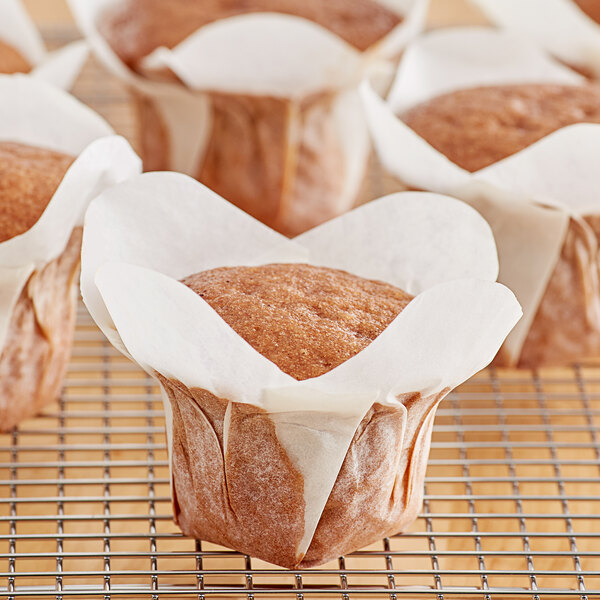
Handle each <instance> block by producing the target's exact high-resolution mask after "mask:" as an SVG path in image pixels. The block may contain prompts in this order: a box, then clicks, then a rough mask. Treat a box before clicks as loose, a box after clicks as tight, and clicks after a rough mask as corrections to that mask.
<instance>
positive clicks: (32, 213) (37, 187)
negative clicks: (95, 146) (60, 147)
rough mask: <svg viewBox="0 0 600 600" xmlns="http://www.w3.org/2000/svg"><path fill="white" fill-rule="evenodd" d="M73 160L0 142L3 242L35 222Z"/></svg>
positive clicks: (1, 234) (48, 151)
mask: <svg viewBox="0 0 600 600" xmlns="http://www.w3.org/2000/svg"><path fill="white" fill-rule="evenodd" d="M73 160H74V159H73V158H72V157H71V156H67V155H66V154H61V153H60V152H54V151H52V150H46V149H44V148H36V147H33V146H27V145H25V144H17V143H14V142H0V242H5V241H6V240H9V239H10V238H13V237H15V236H17V235H20V234H21V233H25V232H26V231H27V230H28V229H30V228H31V227H32V226H33V225H35V223H36V222H37V220H38V219H39V218H40V217H41V215H42V213H43V212H44V210H45V208H46V206H47V205H48V202H50V200H51V198H52V196H53V195H54V192H55V191H56V188H58V185H59V184H60V182H61V181H62V179H63V177H64V175H65V173H66V171H67V169H68V168H69V167H70V166H71V163H72V162H73Z"/></svg>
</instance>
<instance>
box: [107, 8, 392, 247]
mask: <svg viewBox="0 0 600 600" xmlns="http://www.w3.org/2000/svg"><path fill="white" fill-rule="evenodd" d="M258 12H262V13H265V12H275V13H281V14H286V15H293V16H297V17H301V18H303V19H307V20H309V21H312V22H314V23H317V24H318V25H321V26H323V27H324V28H326V29H328V30H329V31H331V32H332V33H333V34H335V35H336V36H339V37H340V38H341V39H342V40H344V41H346V42H347V43H348V44H350V45H351V46H353V47H354V48H355V49H356V50H359V51H361V52H362V51H365V50H367V49H369V48H371V47H373V46H374V45H376V44H377V42H378V41H379V40H381V39H382V38H383V37H384V36H385V35H387V34H388V33H390V31H392V30H393V29H394V28H395V27H396V26H397V25H398V24H399V23H400V22H401V21H402V18H401V17H400V16H399V15H398V13H396V12H394V11H392V10H390V9H389V8H386V7H385V6H384V4H383V3H381V2H379V1H376V0H332V1H330V2H329V1H328V2H323V1H322V0H209V1H205V2H195V1H191V0H175V1H173V2H161V1H159V0H145V1H142V0H128V1H127V2H122V3H118V4H115V5H114V6H109V7H108V8H107V9H106V10H105V11H104V12H103V13H102V14H101V17H100V18H99V21H98V25H97V26H98V30H99V32H100V33H101V35H102V36H103V37H104V38H105V39H106V41H107V42H108V44H109V45H110V47H111V48H112V49H113V51H114V52H115V54H116V55H117V56H118V57H119V58H120V59H121V60H122V61H123V63H124V64H125V65H126V66H128V67H129V68H130V69H132V70H133V71H135V72H137V73H138V74H140V75H142V76H144V77H145V78H149V79H153V80H160V81H163V82H164V81H169V82H170V83H175V84H178V83H181V82H179V80H178V78H177V77H176V76H175V75H174V74H173V73H172V72H170V71H168V70H166V69H152V68H149V67H148V65H145V64H144V59H145V58H146V57H147V56H148V55H150V54H151V53H152V52H153V51H154V50H156V49H157V48H159V47H167V48H173V47H175V46H177V45H178V44H179V43H180V42H182V41H183V40H184V39H186V38H187V37H188V36H190V35H191V34H193V33H194V32H196V31H197V30H198V29H200V28H202V27H203V26H205V25H208V24H210V23H213V22H215V21H218V20H223V19H227V18H230V17H234V16H237V15H243V14H249V13H258ZM232 44H235V40H232ZM135 95H136V101H137V105H138V116H139V120H138V122H139V130H140V139H141V146H142V156H143V159H144V168H145V170H147V171H154V170H178V168H179V167H178V165H177V164H175V161H174V159H173V155H174V153H175V152H176V151H177V148H178V145H180V144H182V143H183V142H181V141H175V140H174V139H173V133H172V130H171V129H170V121H173V119H174V117H172V116H171V117H170V118H168V117H167V118H166V117H165V110H168V109H165V104H167V103H168V102H169V100H168V99H154V100H153V99H152V98H150V97H148V96H146V95H145V93H144V92H142V93H141V94H139V93H137V92H136V93H135ZM347 95H348V90H341V91H340V90H337V89H336V90H333V91H332V90H323V91H319V92H315V93H312V94H310V95H309V96H307V97H294V98H289V97H273V96H268V95H257V94H244V93H240V94H236V93H228V92H227V93H225V92H219V91H210V92H209V93H207V94H206V96H203V99H204V100H206V99H208V106H209V108H208V111H209V113H210V115H209V117H208V118H207V121H206V123H205V125H203V126H202V127H201V128H199V130H198V131H197V132H195V133H190V132H188V131H186V135H196V136H197V139H198V140H202V142H201V144H200V145H201V147H202V151H201V152H200V153H199V158H198V164H197V165H196V166H194V165H192V167H191V168H188V167H186V172H188V173H190V174H192V175H193V176H194V177H196V178H197V179H198V180H199V181H201V182H202V183H204V184H205V185H207V186H208V187H210V188H211V189H212V190H214V191H215V192H217V193H218V194H220V195H222V196H223V197H224V198H226V199H227V200H229V201H230V202H232V203H234V204H235V205H237V206H239V207H240V208H241V209H243V210H244V211H246V212H248V213H249V214H251V215H252V216H253V217H255V218H257V219H259V220H261V221H262V222H264V223H266V224H267V225H269V226H270V227H272V228H274V229H276V230H277V231H279V232H281V233H284V234H285V235H288V236H294V235H297V234H299V233H302V232H304V231H306V230H307V229H310V228H311V227H314V226H315V225H318V224H320V223H322V222H324V221H326V220H328V219H331V218H333V217H335V216H337V215H339V214H340V213H342V212H344V211H345V210H347V209H348V208H350V207H351V206H352V204H353V202H354V200H355V195H356V193H357V189H354V188H358V183H356V184H355V183H353V184H352V186H349V185H348V181H349V180H352V181H353V180H354V178H356V179H357V181H358V180H359V177H356V176H355V172H356V171H357V172H358V173H359V174H360V173H362V170H364V167H365V164H364V163H365V162H366V156H367V144H368V142H367V137H366V134H365V136H364V146H365V150H364V157H365V158H363V159H362V163H363V164H362V165H360V166H357V164H358V163H357V162H356V161H355V162H352V159H351V158H349V154H353V153H356V152H360V151H359V150H356V149H355V148H352V149H351V150H349V149H348V147H346V145H347V142H346V140H345V138H346V137H347V135H348V134H347V132H346V131H345V129H347V127H348V126H347V125H346V126H344V125H342V124H341V123H342V119H347V118H348V116H347V115H348V110H352V111H356V112H357V115H356V118H354V119H352V121H354V123H355V125H356V127H357V128H358V129H359V130H360V127H364V123H363V122H362V120H361V119H362V114H361V110H360V105H359V103H358V102H356V103H355V104H354V105H353V106H352V108H349V106H350V105H349V104H348V98H347ZM343 96H344V97H343ZM202 110H207V108H206V106H205V105H204V104H201V101H200V100H198V113H202ZM340 115H342V116H340ZM365 133H366V132H365ZM186 144H187V146H186V147H188V146H189V143H188V142H187V141H186ZM355 146H356V147H358V146H359V144H358V143H357V144H356V145H355ZM232 172H235V173H236V176H235V177H232V176H231V173H232Z"/></svg>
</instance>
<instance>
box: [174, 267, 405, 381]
mask: <svg viewBox="0 0 600 600" xmlns="http://www.w3.org/2000/svg"><path fill="white" fill-rule="evenodd" d="M182 282H183V283H184V284H185V285H187V286H188V287H190V288H191V289H192V290H193V291H194V292H196V293H197V294H198V295H200V296H201V297H202V298H204V300H205V301H206V302H208V304H210V305H211V306H212V308H213V309H214V310H215V311H216V312H217V313H219V315H220V316H221V317H222V318H223V320H224V321H225V322H226V323H227V324H228V325H229V326H230V327H231V328H232V329H233V330H234V331H236V333H238V334H239V335H240V336H241V337H242V338H244V339H245V340H246V341H247V342H248V343H249V344H250V345H251V346H253V347H254V349H255V350H257V351H258V352H260V353H261V354H262V355H263V356H265V357H266V358H268V359H269V360H270V361H272V362H274V363H275V364H276V365H277V366H278V367H279V368H280V369H281V370H282V371H283V372H284V373H287V374H288V375H291V376H292V377H294V378H296V379H297V380H303V379H309V378H311V377H318V376H319V375H323V373H327V372H328V371H330V370H331V369H333V368H335V367H337V366H338V365H340V364H341V363H343V362H344V361H346V360H348V359H349V358H352V357H353V356H354V355H355V354H357V353H358V352H360V351H361V350H363V349H364V348H365V347H366V346H368V345H369V344H370V343H371V342H372V341H373V340H374V339H375V338H376V337H377V336H378V335H379V334H380V333H381V332H382V331H383V330H384V329H385V328H386V327H387V326H388V325H389V324H390V323H391V322H392V321H393V320H394V319H395V318H396V316H398V315H399V314H400V313H401V312H402V310H403V309H404V308H405V307H406V306H407V304H408V303H409V302H410V301H411V300H412V298H413V297H412V296H410V295H409V294H407V293H406V292H403V291H402V290H400V289H399V288H396V287H394V286H393V285H390V284H389V283H383V282H381V281H371V280H368V279H363V278H362V277H357V276H356V275H351V274H350V273H346V272H345V271H338V270H335V269H329V268H326V267H315V266H311V265H304V264H271V265H264V266H260V267H222V268H219V269H212V270H210V271H203V272H201V273H196V274H195V275H190V276H189V277H186V278H185V279H183V280H182Z"/></svg>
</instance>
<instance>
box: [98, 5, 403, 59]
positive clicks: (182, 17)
mask: <svg viewBox="0 0 600 600" xmlns="http://www.w3.org/2000/svg"><path fill="white" fill-rule="evenodd" d="M252 12H279V13H285V14H290V15H295V16H299V17H304V18H305V19H309V20H311V21H314V22H315V23H318V24H319V25H322V26H324V27H326V28H327V29H329V30H330V31H332V32H333V33H335V34H336V35H338V36H340V37H341V38H343V39H344V40H346V41H347V42H348V43H349V44H352V45H353V46H355V47H356V48H358V49H359V50H365V49H366V48H368V47H369V46H371V45H373V44H374V43H375V42H377V41H378V40H380V39H381V38H382V37H383V36H385V35H386V34H387V33H389V32H390V31H391V30H392V29H393V28H394V27H395V26H396V25H398V23H399V22H400V21H401V19H400V17H399V16H398V15H397V14H396V13H394V12H393V11H391V10H389V9H387V8H385V7H384V6H382V5H381V4H379V2H377V1H376V0H168V1H166V0H127V1H126V2H121V3H119V4H118V5H116V6H115V7H112V8H111V9H109V10H108V11H107V12H106V13H105V14H104V15H103V17H102V19H101V20H100V23H99V29H100V32H101V33H102V35H103V36H104V37H105V38H106V39H107V41H108V43H109V44H110V45H111V47H112V48H113V50H114V51H115V53H116V54H117V55H118V56H119V57H120V58H121V60H123V62H125V63H126V64H128V65H129V66H131V67H135V66H136V65H137V63H138V62H139V61H140V60H141V59H142V58H144V57H145V56H147V55H148V54H150V53H151V52H152V51H153V50H155V49H156V48H158V47H160V46H166V47H167V48H173V47H174V46H176V45H177V44H179V43H180V42H181V41H183V40H184V39H185V38H186V37H188V36H189V35H191V34H192V33H194V31H196V29H198V28H199V27H202V26H203V25H207V24H208V23H211V22H213V21H217V20H218V19H225V18H228V17H233V16H235V15H240V14H245V13H252Z"/></svg>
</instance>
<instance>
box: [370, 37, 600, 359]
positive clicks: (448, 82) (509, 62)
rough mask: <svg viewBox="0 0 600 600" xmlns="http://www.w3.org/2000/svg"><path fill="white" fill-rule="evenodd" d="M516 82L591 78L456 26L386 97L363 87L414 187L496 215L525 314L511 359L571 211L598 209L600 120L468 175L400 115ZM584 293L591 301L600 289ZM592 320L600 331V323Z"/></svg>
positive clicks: (379, 137)
mask: <svg viewBox="0 0 600 600" xmlns="http://www.w3.org/2000/svg"><path fill="white" fill-rule="evenodd" d="M515 83H557V84H563V85H577V84H581V83H585V80H584V79H583V78H582V77H581V76H579V75H578V74H576V73H574V72H572V71H570V70H569V69H567V68H566V67H564V66H563V65H561V64H559V63H557V62H555V61H553V60H552V59H551V58H549V57H548V56H547V55H545V54H544V53H543V52H542V51H540V50H539V49H537V48H536V47H535V46H532V45H531V44H530V43H528V42H526V41H523V40H522V39H520V38H519V37H518V36H515V35H514V34H511V33H507V32H501V31H496V30H492V29H487V28H457V29H451V30H446V31H440V32H433V33H429V34H427V35H425V36H423V38H421V39H420V40H418V41H416V42H414V43H413V44H411V46H410V47H409V48H408V49H407V50H406V53H405V56H404V58H403V61H402V63H401V65H400V68H399V70H398V74H397V77H396V80H395V82H394V84H393V87H392V91H391V92H390V99H389V101H388V102H385V101H383V100H382V99H381V98H380V97H379V96H377V94H375V93H374V92H373V90H372V89H371V88H370V87H369V86H368V84H363V87H362V89H361V93H362V96H363V101H364V104H365V107H366V112H367V120H368V123H369V128H370V130H371V133H372V134H373V138H374V143H375V147H376V149H377V152H378V155H379V157H380V159H381V161H382V163H383V164H384V166H385V168H386V169H387V170H389V171H390V172H391V173H393V174H394V175H395V176H397V177H399V178H400V179H401V180H402V181H403V182H404V183H405V184H407V185H410V186H412V187H415V188H420V189H430V190H433V191H436V192H441V193H447V194H451V195H453V196H456V197H459V198H461V199H463V200H465V201H467V202H469V203H470V204H472V205H473V206H474V207H475V208H477V210H479V211H480V212H481V214H482V215H483V216H484V217H485V218H486V220H487V221H488V222H489V224H490V226H491V228H492V230H493V232H494V235H495V237H496V242H497V245H498V252H499V255H500V276H499V281H500V282H502V283H504V284H505V285H507V286H508V287H510V289H512V290H513V291H515V293H516V294H517V297H518V298H519V301H520V303H521V304H522V306H523V312H524V318H523V320H522V321H521V322H520V323H519V325H518V326H517V327H516V328H515V329H514V330H513V332H512V333H511V334H510V336H509V337H508V339H507V341H506V343H505V346H504V349H503V357H504V358H505V359H506V361H507V362H508V363H509V364H512V365H515V364H517V363H518V362H519V360H520V355H521V352H522V349H523V345H524V343H525V341H526V338H527V336H528V333H529V331H530V327H531V326H532V324H533V322H534V318H535V315H536V313H537V310H538V307H539V306H540V302H541V301H542V298H543V296H544V292H545V290H546V289H547V287H548V284H549V281H550V279H551V277H552V275H553V272H554V268H555V267H556V266H557V261H558V259H559V256H560V255H561V250H562V248H563V245H564V242H565V236H566V234H567V231H568V228H569V220H570V218H578V217H580V216H585V215H590V214H591V215H594V214H598V212H600V205H599V203H598V192H597V190H598V179H597V176H596V173H597V166H596V163H597V156H598V148H600V125H593V124H580V125H572V126H569V127H565V128H563V129H561V130H559V131H557V132H554V133H552V134H550V135H548V136H546V137H545V138H543V139H542V140H540V141H538V142H536V143H535V144H533V145H531V146H529V147H528V148H526V149H524V150H522V151H520V152H517V153H516V154H514V155H512V156H510V157H508V158H506V159H504V160H501V161H499V162H497V163H495V164H493V165H491V166H489V167H486V168H485V169H482V170H480V171H477V172H475V173H469V172H467V171H465V170H464V169H462V168H460V167H459V166H458V165H456V164H454V163H452V162H451V161H450V160H449V159H448V158H446V157H445V156H444V155H442V154H441V153H440V152H438V151H437V150H436V149H435V148H433V147H432V146H430V145H429V143H427V142H426V141H425V140H424V139H423V138H421V137H420V136H419V135H418V134H417V133H415V132H414V131H413V130H412V129H410V128H409V127H408V126H407V125H406V124H405V123H404V122H403V121H402V120H401V118H400V117H399V116H397V115H399V114H401V113H402V112H403V111H405V110H408V109H410V108H411V107H412V106H414V105H415V104H417V103H421V102H424V101H427V100H429V99H431V98H433V97H436V96H438V95H440V94H444V93H449V92H452V91H455V90H457V89H464V88H470V87H477V86H486V85H508V84H515ZM515 223H518V224H519V226H518V227H515V226H514V225H515ZM509 224H510V226H509ZM583 226H584V227H587V225H585V223H584V225H583ZM588 229H589V228H588ZM590 233H591V230H590ZM525 256H526V257H527V260H524V257H525ZM582 264H583V263H582ZM576 268H578V267H576ZM586 294H587V295H588V298H589V299H590V300H592V299H593V294H591V295H590V294H589V293H588V292H586ZM590 325H591V327H592V329H595V325H594V324H593V322H591V323H590ZM557 326H560V324H557ZM592 333H593V332H592ZM594 335H595V334H594ZM598 350H600V347H599V348H598ZM565 356H566V357H567V360H573V359H575V357H574V356H572V357H570V358H569V355H568V354H567V353H566V354H565ZM578 358H580V357H578ZM563 360H564V359H563ZM559 362H560V361H559Z"/></svg>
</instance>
